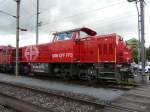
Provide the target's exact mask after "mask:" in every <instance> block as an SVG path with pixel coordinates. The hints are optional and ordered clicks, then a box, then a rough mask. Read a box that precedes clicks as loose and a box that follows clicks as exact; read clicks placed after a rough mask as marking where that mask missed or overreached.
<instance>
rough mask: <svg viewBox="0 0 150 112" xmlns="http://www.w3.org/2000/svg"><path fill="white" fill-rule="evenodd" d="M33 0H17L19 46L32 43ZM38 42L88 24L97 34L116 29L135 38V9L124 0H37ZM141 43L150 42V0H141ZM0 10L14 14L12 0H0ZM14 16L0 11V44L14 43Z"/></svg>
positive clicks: (127, 37) (115, 31)
mask: <svg viewBox="0 0 150 112" xmlns="http://www.w3.org/2000/svg"><path fill="white" fill-rule="evenodd" d="M36 1H37V0H21V7H20V8H21V12H20V27H21V28H26V29H27V32H20V46H25V45H32V44H35V43H36ZM39 1H40V3H39V5H40V6H39V10H40V15H39V21H40V23H41V26H40V27H39V43H48V42H50V41H51V40H52V38H53V36H52V33H53V32H56V31H64V30H69V29H74V28H79V27H89V28H91V29H94V30H95V31H97V33H98V35H101V34H110V33H117V34H119V35H121V36H122V37H123V38H124V39H125V40H128V39H131V38H137V39H138V26H137V24H138V23H137V20H138V19H137V10H136V6H135V3H128V2H127V0H63V1H62V0H39ZM145 2H146V5H145V42H146V43H145V45H146V46H147V47H148V46H150V0H145ZM0 10H2V11H5V12H7V13H9V14H11V15H16V2H15V1H14V0H0ZM15 42H16V19H15V18H13V17H11V16H8V15H5V14H3V13H0V45H12V46H15Z"/></svg>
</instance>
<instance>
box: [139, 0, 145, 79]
mask: <svg viewBox="0 0 150 112" xmlns="http://www.w3.org/2000/svg"><path fill="white" fill-rule="evenodd" d="M140 13H141V18H140V19H141V60H142V81H144V78H143V77H144V75H145V39H144V36H145V35H144V0H140Z"/></svg>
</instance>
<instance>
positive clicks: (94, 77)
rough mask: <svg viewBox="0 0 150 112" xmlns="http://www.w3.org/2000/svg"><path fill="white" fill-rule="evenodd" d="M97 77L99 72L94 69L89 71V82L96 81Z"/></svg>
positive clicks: (91, 68)
mask: <svg viewBox="0 0 150 112" xmlns="http://www.w3.org/2000/svg"><path fill="white" fill-rule="evenodd" d="M96 75H97V72H96V69H95V68H94V67H90V68H88V70H87V80H88V81H91V80H94V79H96Z"/></svg>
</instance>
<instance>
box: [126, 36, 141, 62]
mask: <svg viewBox="0 0 150 112" xmlns="http://www.w3.org/2000/svg"><path fill="white" fill-rule="evenodd" d="M138 43H139V41H138V40H137V39H136V38H132V39H129V40H127V45H128V47H129V48H131V49H132V57H133V60H134V61H135V62H138Z"/></svg>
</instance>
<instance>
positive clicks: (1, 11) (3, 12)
mask: <svg viewBox="0 0 150 112" xmlns="http://www.w3.org/2000/svg"><path fill="white" fill-rule="evenodd" d="M0 13H2V14H5V15H8V16H11V17H14V18H16V16H14V15H12V14H10V13H8V12H5V11H3V10H0Z"/></svg>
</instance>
